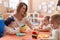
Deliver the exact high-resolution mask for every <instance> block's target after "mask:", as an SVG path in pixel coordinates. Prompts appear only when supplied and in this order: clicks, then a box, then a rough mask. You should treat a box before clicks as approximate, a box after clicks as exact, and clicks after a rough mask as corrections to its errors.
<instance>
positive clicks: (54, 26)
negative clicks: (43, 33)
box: [51, 21, 59, 29]
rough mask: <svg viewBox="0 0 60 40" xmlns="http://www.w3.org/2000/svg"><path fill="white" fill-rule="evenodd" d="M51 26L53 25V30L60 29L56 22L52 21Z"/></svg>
mask: <svg viewBox="0 0 60 40" xmlns="http://www.w3.org/2000/svg"><path fill="white" fill-rule="evenodd" d="M51 24H52V28H53V29H57V28H59V25H58V24H57V23H56V22H54V21H51Z"/></svg>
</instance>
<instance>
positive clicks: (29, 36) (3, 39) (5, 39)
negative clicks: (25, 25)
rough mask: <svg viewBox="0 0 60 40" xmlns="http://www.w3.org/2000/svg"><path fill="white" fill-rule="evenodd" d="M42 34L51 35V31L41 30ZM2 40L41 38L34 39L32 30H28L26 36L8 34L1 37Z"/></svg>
mask: <svg viewBox="0 0 60 40" xmlns="http://www.w3.org/2000/svg"><path fill="white" fill-rule="evenodd" d="M41 34H47V35H49V32H40V35H41ZM0 40H39V38H38V39H33V38H32V32H27V33H26V35H25V36H16V35H6V36H4V37H2V38H0Z"/></svg>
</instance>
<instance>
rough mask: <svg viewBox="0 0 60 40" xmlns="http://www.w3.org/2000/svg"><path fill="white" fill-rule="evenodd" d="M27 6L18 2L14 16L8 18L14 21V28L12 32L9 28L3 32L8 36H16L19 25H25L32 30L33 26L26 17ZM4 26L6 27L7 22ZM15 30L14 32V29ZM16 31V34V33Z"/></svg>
mask: <svg viewBox="0 0 60 40" xmlns="http://www.w3.org/2000/svg"><path fill="white" fill-rule="evenodd" d="M26 12H27V5H26V4H25V3H23V2H20V3H19V5H18V6H17V9H16V14H15V15H14V16H12V17H10V18H9V20H15V21H14V27H13V30H14V31H13V30H11V28H10V27H5V31H6V32H7V33H10V34H16V33H18V30H19V29H20V28H21V25H23V24H27V25H28V26H29V27H30V28H31V29H33V27H32V26H33V25H32V24H31V23H30V22H29V20H28V18H27V17H26V16H27V13H26ZM5 24H6V26H7V24H8V23H7V22H6V21H5ZM14 28H15V29H16V30H15V29H14ZM16 31H17V32H16Z"/></svg>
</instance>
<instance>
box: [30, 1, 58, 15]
mask: <svg viewBox="0 0 60 40" xmlns="http://www.w3.org/2000/svg"><path fill="white" fill-rule="evenodd" d="M31 1H32V2H31V7H32V8H31V9H30V10H32V11H31V12H34V11H35V10H37V8H38V7H39V5H40V4H41V3H42V2H43V1H44V0H31ZM45 1H46V3H47V4H48V3H49V1H50V0H45ZM54 1H55V6H54V9H55V10H54V11H53V13H51V14H48V13H44V12H43V10H41V14H43V15H53V14H56V13H57V11H56V8H57V6H56V5H57V2H58V0H54Z"/></svg>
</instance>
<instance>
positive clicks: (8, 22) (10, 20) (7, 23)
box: [4, 17, 15, 26]
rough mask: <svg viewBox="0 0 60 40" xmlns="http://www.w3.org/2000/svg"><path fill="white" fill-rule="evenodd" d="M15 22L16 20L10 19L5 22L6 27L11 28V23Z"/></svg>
mask: <svg viewBox="0 0 60 40" xmlns="http://www.w3.org/2000/svg"><path fill="white" fill-rule="evenodd" d="M14 21H15V20H14V18H13V17H11V18H8V19H7V20H5V22H4V23H5V25H6V26H9V25H10V23H11V22H14Z"/></svg>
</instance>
